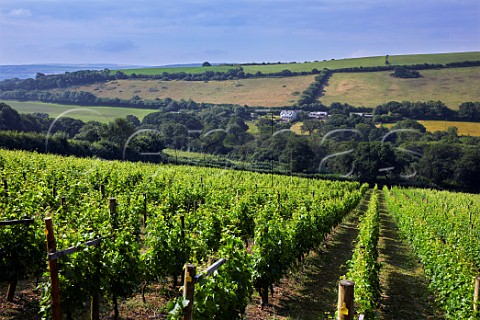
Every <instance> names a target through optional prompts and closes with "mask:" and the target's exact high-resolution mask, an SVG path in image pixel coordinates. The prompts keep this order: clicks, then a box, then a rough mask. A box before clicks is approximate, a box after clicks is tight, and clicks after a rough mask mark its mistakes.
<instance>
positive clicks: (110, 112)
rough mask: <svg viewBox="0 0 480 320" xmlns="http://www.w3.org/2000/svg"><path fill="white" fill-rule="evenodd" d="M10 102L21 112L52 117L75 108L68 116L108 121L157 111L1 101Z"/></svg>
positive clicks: (141, 115) (141, 116)
mask: <svg viewBox="0 0 480 320" xmlns="http://www.w3.org/2000/svg"><path fill="white" fill-rule="evenodd" d="M0 102H4V103H6V104H8V105H9V106H11V107H12V108H14V109H15V110H17V111H18V112H19V113H36V112H39V113H48V114H49V115H50V117H52V118H55V117H58V116H59V115H60V114H62V113H64V112H68V111H69V110H74V109H76V110H75V111H71V112H68V113H67V114H65V116H66V117H70V118H75V119H79V120H82V121H85V122H87V121H98V122H102V123H106V122H109V121H112V120H113V119H115V118H125V116H127V115H129V114H131V115H134V116H137V117H138V118H139V119H140V120H142V119H143V117H144V116H146V115H147V114H149V113H152V112H155V111H156V110H152V109H135V108H120V107H98V106H74V105H64V104H54V103H43V102H30V101H27V102H20V101H0Z"/></svg>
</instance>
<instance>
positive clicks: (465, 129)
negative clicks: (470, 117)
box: [418, 120, 480, 137]
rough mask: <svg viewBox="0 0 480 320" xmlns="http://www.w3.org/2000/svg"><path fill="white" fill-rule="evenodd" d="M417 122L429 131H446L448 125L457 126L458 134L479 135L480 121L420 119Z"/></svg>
mask: <svg viewBox="0 0 480 320" xmlns="http://www.w3.org/2000/svg"><path fill="white" fill-rule="evenodd" d="M418 122H419V123H420V124H421V125H422V126H424V127H425V128H426V129H427V131H430V132H434V131H447V129H448V127H457V129H458V135H461V136H474V137H480V122H460V121H436V120H420V121H418Z"/></svg>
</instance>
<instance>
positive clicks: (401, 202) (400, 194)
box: [384, 188, 480, 319]
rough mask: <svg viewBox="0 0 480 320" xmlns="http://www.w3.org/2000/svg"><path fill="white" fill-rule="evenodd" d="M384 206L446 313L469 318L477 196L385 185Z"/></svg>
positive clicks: (478, 246)
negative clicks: (417, 259) (385, 204)
mask: <svg viewBox="0 0 480 320" xmlns="http://www.w3.org/2000/svg"><path fill="white" fill-rule="evenodd" d="M384 193H385V198H386V203H387V205H388V209H389V211H390V212H391V213H392V214H393V215H394V217H395V218H396V220H397V222H398V225H399V228H400V231H401V233H402V234H403V236H404V237H405V238H406V239H407V240H408V241H409V242H410V243H411V244H412V246H413V249H414V252H415V254H416V255H417V256H418V257H419V259H420V260H421V262H422V264H423V265H424V269H425V274H426V276H427V277H428V278H429V279H430V281H431V282H430V287H431V289H433V291H434V292H435V293H436V298H437V300H438V302H439V304H440V305H441V306H442V307H443V308H444V309H445V316H446V318H447V319H474V318H475V316H474V315H473V306H472V305H473V304H472V302H473V292H474V288H473V281H474V280H473V279H474V276H476V275H478V273H479V268H478V267H479V263H480V259H479V258H480V256H479V253H480V227H479V226H480V224H479V222H480V221H479V220H480V215H479V212H480V211H479V209H480V197H479V196H478V195H472V194H462V193H452V192H446V191H434V190H423V189H401V188H392V189H391V190H387V189H386V188H385V189H384Z"/></svg>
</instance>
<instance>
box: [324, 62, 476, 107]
mask: <svg viewBox="0 0 480 320" xmlns="http://www.w3.org/2000/svg"><path fill="white" fill-rule="evenodd" d="M391 73H392V72H391V71H385V72H365V73H334V74H333V76H332V77H331V78H330V79H329V81H328V85H327V86H326V87H325V89H324V90H325V92H324V95H323V96H322V97H320V101H321V102H322V103H324V104H327V105H328V104H330V103H332V102H342V103H348V104H351V105H355V106H366V107H372V108H373V107H375V106H377V105H379V104H382V103H385V102H388V101H429V100H434V101H437V100H440V101H442V102H444V103H445V104H446V105H447V106H448V107H449V108H451V109H458V106H459V105H460V104H461V103H462V102H466V101H480V90H478V88H480V67H470V68H452V69H441V70H421V71H420V74H421V75H422V77H421V78H417V79H399V78H394V77H392V76H390V74H391Z"/></svg>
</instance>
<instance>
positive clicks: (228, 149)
mask: <svg viewBox="0 0 480 320" xmlns="http://www.w3.org/2000/svg"><path fill="white" fill-rule="evenodd" d="M346 110H348V105H340V104H338V105H333V106H332V109H331V114H332V115H331V117H329V118H328V119H327V120H326V121H317V120H309V119H308V116H307V113H306V112H305V113H302V114H301V120H303V122H304V123H303V126H302V128H301V130H302V132H303V133H304V134H305V135H302V136H299V135H296V134H293V133H292V132H291V131H289V130H288V129H289V128H290V126H291V124H290V123H282V122H276V121H275V120H274V119H272V118H271V117H270V116H265V117H260V119H258V120H257V121H256V124H255V126H256V127H257V128H256V130H255V131H256V133H255V134H252V133H251V130H249V129H250V128H249V126H248V125H247V124H246V121H247V120H251V118H250V116H251V114H250V112H248V110H247V109H246V108H244V107H234V106H230V107H225V106H223V107H221V106H214V107H212V108H207V109H203V110H201V111H182V112H180V113H177V112H175V113H172V112H164V111H157V112H153V113H151V114H149V115H147V116H145V117H144V118H143V119H142V120H141V121H140V120H139V119H138V118H137V117H135V116H127V117H126V118H123V119H116V120H114V121H111V122H109V123H105V124H102V123H98V122H95V121H90V122H87V123H84V122H82V121H80V120H75V119H70V118H60V119H58V120H57V121H56V122H55V123H53V119H51V118H50V117H48V115H45V114H32V115H23V114H18V113H17V112H16V111H15V110H13V109H11V108H10V107H9V106H8V105H5V104H0V129H1V131H0V145H1V146H2V147H3V148H8V149H24V150H30V151H38V152H51V153H57V154H62V155H75V156H82V157H98V158H102V159H123V160H131V161H148V162H174V163H189V164H197V165H206V166H219V167H232V168H237V169H244V170H246V169H248V170H258V171H262V172H271V171H272V169H273V170H274V172H277V173H278V172H283V173H285V174H300V175H307V176H312V177H313V176H321V177H325V176H328V177H332V178H342V177H343V178H344V179H357V180H359V181H366V182H369V183H380V184H408V185H410V184H413V185H421V186H429V187H437V188H449V189H456V190H465V191H470V192H478V191H480V190H479V185H478V181H479V179H480V138H479V137H460V136H459V135H458V130H457V129H456V128H454V127H452V128H448V129H447V130H446V131H443V132H440V131H438V132H433V133H430V132H427V131H426V129H425V128H424V127H423V126H422V125H421V124H419V123H418V122H416V121H415V120H402V121H399V122H397V123H396V124H395V126H394V127H393V128H391V129H387V128H384V127H377V126H376V125H375V122H374V121H373V119H372V118H365V117H362V116H357V115H349V114H348V112H347V111H346ZM397 129H400V131H395V130H397ZM403 129H408V130H409V131H407V132H405V131H404V130H403ZM402 130H403V131H402ZM165 148H169V149H174V150H184V151H193V152H199V153H201V154H212V155H216V157H217V159H218V160H215V161H212V160H210V159H203V160H202V159H183V160H182V159H180V160H179V159H178V158H177V157H171V156H167V155H166V154H164V153H163V152H162V150H164V149H165ZM221 159H224V160H225V161H221Z"/></svg>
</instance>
